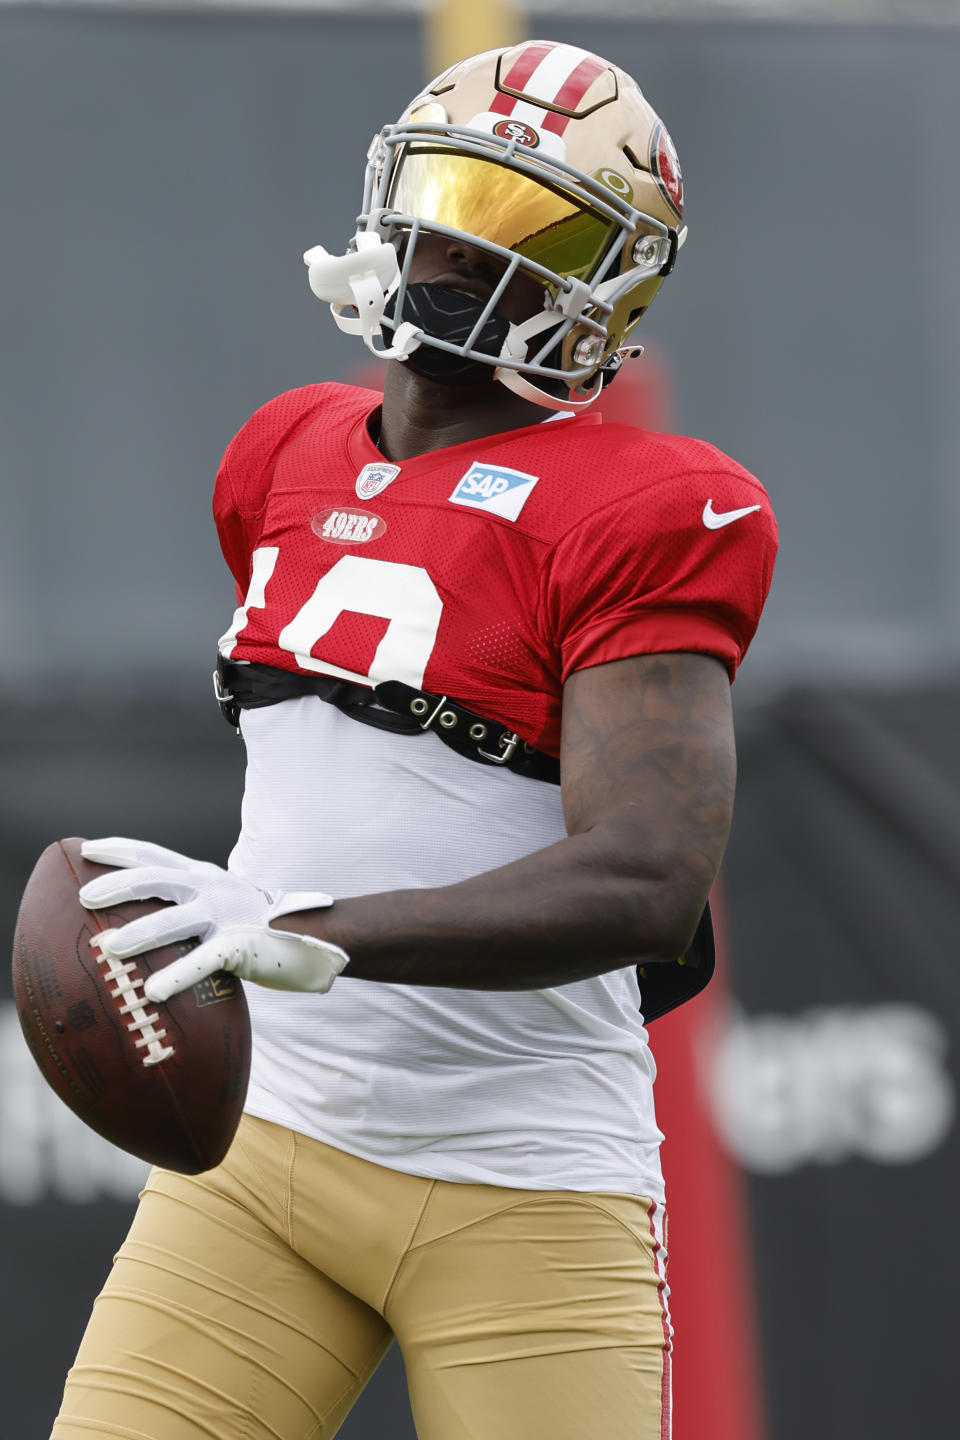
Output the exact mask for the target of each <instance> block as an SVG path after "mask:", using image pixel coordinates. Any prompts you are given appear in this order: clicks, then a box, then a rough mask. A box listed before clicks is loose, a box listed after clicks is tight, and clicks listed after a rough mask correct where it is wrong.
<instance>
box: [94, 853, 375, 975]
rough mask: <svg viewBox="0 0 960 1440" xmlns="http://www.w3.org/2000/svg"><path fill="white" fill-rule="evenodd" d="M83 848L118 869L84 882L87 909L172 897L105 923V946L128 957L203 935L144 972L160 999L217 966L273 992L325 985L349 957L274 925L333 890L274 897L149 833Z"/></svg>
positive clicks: (322, 903) (323, 901)
mask: <svg viewBox="0 0 960 1440" xmlns="http://www.w3.org/2000/svg"><path fill="white" fill-rule="evenodd" d="M81 854H82V855H83V857H84V859H86V860H95V861H96V862H97V863H98V864H100V865H117V866H120V867H121V870H120V871H119V872H118V873H117V874H113V875H99V876H98V877H97V878H96V880H90V881H89V882H88V883H87V884H86V885H84V886H83V888H82V889H81V891H80V903H81V904H82V905H85V906H86V908H87V909H88V910H103V909H108V908H109V907H110V906H111V905H120V904H123V903H124V902H125V901H127V900H148V899H153V898H155V899H158V900H172V901H174V902H175V903H174V904H173V905H171V906H168V907H166V908H165V909H163V910H157V911H155V912H154V913H153V914H152V915H144V916H143V918H142V919H139V920H131V921H130V923H129V924H128V925H123V926H121V927H120V928H119V929H118V930H109V931H106V932H105V933H104V935H103V936H102V937H99V938H98V944H99V945H100V948H101V950H102V951H105V952H106V953H107V954H108V955H114V956H116V957H117V958H118V959H120V960H126V959H129V957H130V956H131V955H139V954H141V953H142V952H143V951H144V950H153V949H156V948H157V947H158V946H160V945H170V944H172V943H173V942H175V941H177V940H188V939H190V938H192V937H193V936H200V938H201V941H202V942H203V943H202V944H200V945H198V946H197V947H196V948H195V949H194V950H191V951H189V952H188V953H187V954H186V955H182V956H181V957H180V959H179V960H174V962H173V963H172V964H171V965H165V966H164V968H163V969H162V970H158V971H157V972H156V974H154V975H150V976H148V978H147V980H146V983H145V984H144V987H143V988H144V990H145V991H146V994H147V998H148V999H149V1000H152V1001H154V1002H157V1001H163V1000H169V998H170V996H171V995H178V994H179V993H180V992H181V991H182V990H188V989H189V988H190V986H191V985H196V984H197V982H198V981H199V980H206V979H207V977H208V976H210V975H212V974H213V973H214V971H216V970H230V971H231V972H232V973H233V974H234V975H238V976H239V977H240V979H241V980H254V981H256V983H257V984H258V985H266V986H269V987H270V988H271V989H273V990H307V991H311V992H314V993H324V992H325V991H327V990H329V989H330V986H331V985H332V984H333V982H334V979H335V978H336V976H337V975H339V974H340V971H341V970H342V969H343V967H344V965H346V963H347V961H348V960H349V958H350V957H349V955H347V953H346V952H345V951H344V950H341V949H340V947H339V945H330V944H328V943H327V942H326V941H325V940H318V939H316V938H315V937H314V936H312V935H295V934H292V933H290V932H287V931H280V930H272V929H271V928H270V921H271V920H272V919H274V918H275V917H276V916H280V915H289V914H290V913H291V911H294V910H319V909H322V908H325V907H326V906H328V905H332V904H333V901H332V900H331V898H330V896H329V895H322V894H319V893H314V892H310V891H306V892H302V893H301V892H297V891H292V890H290V891H286V892H284V893H280V894H277V895H268V894H267V892H266V891H265V890H258V889H257V887H256V885H252V884H251V883H250V882H249V881H248V880H241V879H240V877H239V876H238V875H233V874H231V873H230V871H229V870H223V869H221V867H220V866H219V865H211V864H209V863H208V862H207V861H205V860H191V859H189V858H188V857H187V856H186V855H179V854H178V853H177V852H176V850H167V849H165V848H164V846H162V845H151V844H150V843H149V842H148V841H145V840H126V839H122V838H117V837H114V838H112V839H108V840H85V841H84V842H83V845H82V846H81Z"/></svg>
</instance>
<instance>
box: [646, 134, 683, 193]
mask: <svg viewBox="0 0 960 1440" xmlns="http://www.w3.org/2000/svg"><path fill="white" fill-rule="evenodd" d="M650 168H651V170H652V171H653V174H654V177H655V178H656V180H657V183H658V184H659V186H660V189H661V190H662V191H663V193H664V195H665V196H666V197H667V199H668V200H669V201H670V204H671V205H672V206H673V208H674V210H676V212H677V214H678V215H682V214H683V175H682V174H681V173H680V161H679V160H678V158H677V148H676V146H675V145H674V143H673V141H672V140H671V139H670V132H669V130H668V129H667V127H666V125H664V124H663V122H662V121H661V122H660V124H659V125H658V126H657V128H656V129H655V130H654V132H653V135H652V137H651V140H650Z"/></svg>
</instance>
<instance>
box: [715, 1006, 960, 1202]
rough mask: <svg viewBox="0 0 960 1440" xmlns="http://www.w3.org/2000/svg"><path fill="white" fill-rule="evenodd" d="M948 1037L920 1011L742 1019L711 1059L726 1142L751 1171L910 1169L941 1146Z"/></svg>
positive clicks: (948, 1119)
mask: <svg viewBox="0 0 960 1440" xmlns="http://www.w3.org/2000/svg"><path fill="white" fill-rule="evenodd" d="M946 1051H947V1032H946V1030H945V1028H944V1026H943V1024H942V1023H941V1021H940V1020H939V1019H938V1018H937V1016H935V1015H933V1014H931V1013H930V1012H929V1011H927V1010H922V1009H920V1008H919V1006H915V1005H900V1004H891V1005H874V1006H869V1007H864V1008H862V1009H852V1008H844V1009H829V1010H828V1009H824V1010H811V1011H808V1012H806V1013H805V1014H801V1015H796V1016H783V1015H755V1016H749V1017H748V1016H744V1015H742V1014H735V1015H734V1018H733V1020H732V1022H731V1023H730V1025H729V1028H728V1029H726V1030H725V1031H723V1032H721V1034H720V1036H719V1037H718V1040H717V1042H716V1046H715V1048H714V1051H713V1054H712V1057H711V1059H710V1060H709V1061H707V1062H706V1066H705V1068H706V1070H707V1072H708V1073H707V1074H706V1075H705V1082H706V1083H705V1089H706V1093H707V1095H708V1096H709V1097H710V1103H711V1105H712V1108H713V1111H714V1115H715V1117H716V1120H717V1124H718V1128H719V1131H720V1134H721V1136H722V1137H723V1139H724V1141H725V1142H726V1145H727V1147H728V1149H729V1150H730V1151H731V1152H732V1153H733V1155H735V1156H736V1157H737V1159H738V1160H740V1161H741V1163H742V1164H743V1165H744V1166H745V1167H746V1168H747V1169H748V1170H752V1171H754V1172H756V1173H757V1174H761V1175H781V1174H785V1173H786V1172H788V1171H790V1170H796V1169H799V1168H800V1166H802V1165H809V1164H820V1165H831V1164H839V1163H840V1162H842V1161H844V1160H851V1159H861V1160H871V1161H874V1162H875V1163H877V1164H881V1165H909V1164H912V1163H914V1162H916V1161H918V1160H923V1159H924V1158H925V1157H926V1156H927V1155H930V1154H932V1153H933V1151H934V1150H936V1149H937V1148H938V1147H939V1146H940V1145H942V1144H943V1142H944V1140H945V1139H946V1137H947V1135H948V1134H949V1132H950V1129H951V1126H952V1125H953V1120H954V1115H955V1112H956V1096H955V1093H954V1086H953V1082H952V1080H951V1077H950V1074H949V1072H948V1070H947V1068H946V1065H945V1057H946Z"/></svg>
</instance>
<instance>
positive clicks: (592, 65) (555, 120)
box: [543, 55, 608, 135]
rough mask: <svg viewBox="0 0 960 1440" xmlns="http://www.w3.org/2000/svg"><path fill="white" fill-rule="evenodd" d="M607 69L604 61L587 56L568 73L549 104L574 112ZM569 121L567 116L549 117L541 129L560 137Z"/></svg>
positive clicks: (597, 57) (593, 56) (554, 115)
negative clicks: (555, 133) (595, 81)
mask: <svg viewBox="0 0 960 1440" xmlns="http://www.w3.org/2000/svg"><path fill="white" fill-rule="evenodd" d="M607 68H608V66H607V62H606V60H601V59H600V58H599V56H597V55H588V56H587V57H586V58H585V59H583V60H581V61H580V64H579V65H578V66H577V68H576V69H575V70H572V71H571V72H570V74H569V75H568V76H567V78H566V80H565V81H564V82H563V84H562V85H561V86H560V89H559V90H558V91H557V93H556V95H555V96H554V97H553V100H552V102H551V103H552V104H553V105H562V106H563V108H564V109H565V110H576V108H577V106H578V105H579V104H580V101H581V100H582V99H583V97H584V95H586V93H587V91H588V90H589V89H590V86H591V85H592V84H593V82H594V80H596V79H597V78H598V76H600V75H602V74H603V72H604V70H606V69H607ZM569 119H570V117H569V115H556V114H553V115H549V116H548V117H547V120H546V122H545V124H544V127H543V128H544V129H545V130H556V132H557V134H558V135H562V134H563V131H564V130H565V129H566V125H567V121H568V120H569Z"/></svg>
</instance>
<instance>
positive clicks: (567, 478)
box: [530, 421, 775, 532]
mask: <svg viewBox="0 0 960 1440" xmlns="http://www.w3.org/2000/svg"><path fill="white" fill-rule="evenodd" d="M540 428H541V431H542V432H543V433H542V434H541V435H540V436H538V437H536V443H535V445H532V446H531V451H530V458H531V460H532V459H533V457H534V453H535V451H539V464H540V469H541V471H552V472H553V473H554V477H555V478H556V479H558V480H560V479H562V484H560V485H559V486H555V487H551V490H552V493H551V507H550V508H551V510H552V513H553V518H554V520H555V522H557V523H558V528H559V530H560V531H561V532H562V531H564V530H566V529H568V528H569V527H570V526H575V525H577V524H579V523H581V522H582V521H584V520H586V519H587V518H588V517H589V516H590V515H591V514H595V513H603V512H605V511H611V510H612V511H614V512H615V513H617V514H620V515H622V517H623V520H624V523H627V521H628V520H629V517H631V516H635V517H636V519H637V521H638V522H639V523H640V525H641V528H642V529H644V530H645V529H646V528H647V526H648V525H649V524H651V523H652V524H657V523H658V521H659V522H661V523H663V524H668V525H670V527H671V528H673V526H674V524H676V523H680V524H682V523H683V521H684V519H685V518H687V519H689V520H690V521H691V523H694V524H695V525H699V524H700V523H701V520H702V515H703V511H704V508H705V507H706V506H708V505H709V506H710V510H708V520H709V517H710V514H711V512H712V511H717V512H720V513H723V514H725V513H727V512H729V511H731V510H735V509H743V508H745V507H746V506H752V507H759V508H762V510H763V511H764V512H765V514H766V515H767V516H768V517H769V521H770V524H771V525H772V526H773V527H774V529H775V521H774V519H773V513H772V508H771V505H770V499H769V496H768V495H767V492H766V490H765V488H764V486H763V485H762V483H761V482H760V480H758V478H757V477H756V476H755V475H754V474H752V473H751V472H750V471H749V470H748V469H747V468H746V467H745V466H744V465H741V464H740V463H739V462H738V461H737V460H734V459H733V458H732V457H731V456H729V455H727V454H725V453H724V451H722V450H720V449H719V448H718V447H717V446H716V445H711V444H710V443H709V442H708V441H706V440H700V439H696V438H694V437H692V436H689V435H677V434H671V433H667V432H663V431H657V430H646V429H640V428H638V427H635V426H632V425H625V424H622V423H620V422H614V423H607V422H605V423H603V424H600V425H596V424H592V425H583V424H577V423H576V422H575V421H574V422H572V423H570V424H569V425H565V424H564V423H563V422H558V423H557V424H556V426H553V425H548V426H542V427H540ZM544 499H546V496H545V497H544ZM558 502H559V503H558ZM531 518H533V517H531Z"/></svg>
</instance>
